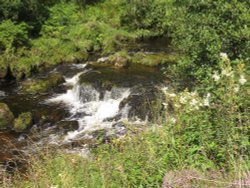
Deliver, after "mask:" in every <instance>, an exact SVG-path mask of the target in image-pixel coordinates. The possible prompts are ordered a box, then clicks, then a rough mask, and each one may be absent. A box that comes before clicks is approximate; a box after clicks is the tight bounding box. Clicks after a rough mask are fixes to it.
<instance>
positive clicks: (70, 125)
mask: <svg viewBox="0 0 250 188" xmlns="http://www.w3.org/2000/svg"><path fill="white" fill-rule="evenodd" d="M56 127H57V129H59V130H63V131H64V132H68V131H75V130H78V128H79V125H78V122H77V121H60V122H58V123H57V124H56Z"/></svg>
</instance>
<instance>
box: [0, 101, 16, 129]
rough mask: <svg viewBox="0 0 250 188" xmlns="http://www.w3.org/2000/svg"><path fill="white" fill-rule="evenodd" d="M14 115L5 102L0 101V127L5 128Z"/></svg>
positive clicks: (10, 123)
mask: <svg viewBox="0 0 250 188" xmlns="http://www.w3.org/2000/svg"><path fill="white" fill-rule="evenodd" d="M13 121H14V115H13V113H12V112H11V111H10V109H9V107H8V106H7V105H6V104H5V103H0V129H6V128H7V127H8V126H10V125H12V124H13Z"/></svg>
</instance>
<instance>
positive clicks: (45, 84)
mask: <svg viewBox="0 0 250 188" xmlns="http://www.w3.org/2000/svg"><path fill="white" fill-rule="evenodd" d="M63 82H64V78H63V76H62V75H61V74H58V73H55V74H52V75H50V76H49V78H48V79H30V80H26V81H24V82H23V83H22V91H23V92H25V93H29V94H36V93H46V92H48V91H49V90H50V89H52V88H53V87H55V86H57V85H59V84H61V83H63Z"/></svg>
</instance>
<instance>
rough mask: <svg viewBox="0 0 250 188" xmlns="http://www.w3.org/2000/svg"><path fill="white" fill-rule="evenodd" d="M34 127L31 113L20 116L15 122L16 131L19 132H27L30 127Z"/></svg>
mask: <svg viewBox="0 0 250 188" xmlns="http://www.w3.org/2000/svg"><path fill="white" fill-rule="evenodd" d="M31 125H32V114H31V112H25V113H22V114H20V115H19V116H18V118H16V119H15V121H14V130H15V131H17V132H22V131H25V130H26V129H27V128H29V126H31Z"/></svg>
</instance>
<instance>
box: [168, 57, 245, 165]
mask: <svg viewBox="0 0 250 188" xmlns="http://www.w3.org/2000/svg"><path fill="white" fill-rule="evenodd" d="M220 56H221V61H220V65H219V69H217V70H215V71H214V72H213V74H211V75H209V76H208V77H210V78H208V80H206V82H204V83H206V84H204V85H199V86H197V87H194V89H193V91H188V89H186V90H184V91H183V92H180V93H174V92H173V91H170V90H169V89H167V88H164V89H163V92H164V94H165V96H166V101H168V102H166V103H164V106H165V108H166V123H167V125H168V126H169V129H170V130H169V131H171V132H173V134H174V135H181V136H180V138H181V139H179V140H178V144H180V150H182V153H183V158H189V161H188V162H190V164H192V165H194V166H196V165H204V166H202V168H211V167H216V168H217V167H220V168H229V166H232V163H234V165H235V164H236V163H235V161H236V160H238V158H241V159H242V158H244V159H248V160H249V157H248V156H250V140H249V135H250V124H249V121H250V111H249V110H250V109H249V106H250V98H249V96H250V90H249V88H250V87H249V78H248V74H247V69H246V67H245V65H244V64H243V63H242V62H240V61H239V60H236V61H231V60H230V59H229V58H228V56H227V54H225V53H221V54H220ZM178 137H179V136H178ZM232 161H233V162H232ZM229 163H230V164H229Z"/></svg>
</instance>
